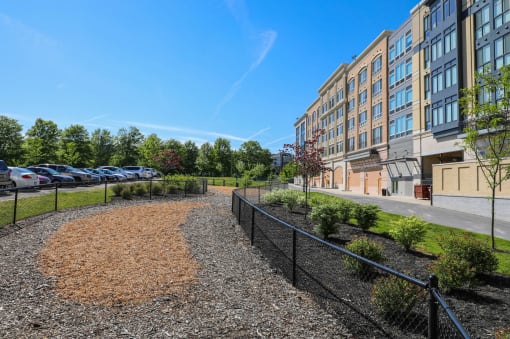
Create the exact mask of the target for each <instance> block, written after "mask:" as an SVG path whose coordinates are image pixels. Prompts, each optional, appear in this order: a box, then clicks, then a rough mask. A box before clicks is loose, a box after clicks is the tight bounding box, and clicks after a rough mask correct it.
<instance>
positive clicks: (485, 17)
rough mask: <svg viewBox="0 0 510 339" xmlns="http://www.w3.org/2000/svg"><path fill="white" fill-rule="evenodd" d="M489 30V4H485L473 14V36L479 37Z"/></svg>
mask: <svg viewBox="0 0 510 339" xmlns="http://www.w3.org/2000/svg"><path fill="white" fill-rule="evenodd" d="M490 30H491V25H490V15H489V6H488V5H487V6H485V7H484V8H482V9H481V10H480V11H478V12H476V14H475V36H476V38H477V39H480V38H481V37H483V36H484V35H486V34H487V33H489V32H490Z"/></svg>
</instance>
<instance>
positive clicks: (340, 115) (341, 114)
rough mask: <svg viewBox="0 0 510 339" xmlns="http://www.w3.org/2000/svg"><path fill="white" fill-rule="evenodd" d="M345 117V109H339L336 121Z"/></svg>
mask: <svg viewBox="0 0 510 339" xmlns="http://www.w3.org/2000/svg"><path fill="white" fill-rule="evenodd" d="M343 116H344V108H343V107H339V108H338V109H337V110H336V119H337V120H340V119H341V118H342V117H343Z"/></svg>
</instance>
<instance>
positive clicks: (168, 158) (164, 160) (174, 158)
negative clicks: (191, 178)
mask: <svg viewBox="0 0 510 339" xmlns="http://www.w3.org/2000/svg"><path fill="white" fill-rule="evenodd" d="M154 160H155V161H156V163H157V164H158V165H159V168H160V169H161V171H162V172H163V173H164V174H169V173H174V172H177V171H180V170H182V169H183V167H182V164H181V156H180V155H179V153H177V151H176V150H174V149H165V150H162V151H159V153H158V154H157V155H156V157H155V159H154Z"/></svg>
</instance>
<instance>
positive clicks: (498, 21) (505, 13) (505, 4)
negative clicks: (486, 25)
mask: <svg viewBox="0 0 510 339" xmlns="http://www.w3.org/2000/svg"><path fill="white" fill-rule="evenodd" d="M507 22H510V0H495V1H494V27H495V28H498V27H499V26H501V25H503V24H506V23H507Z"/></svg>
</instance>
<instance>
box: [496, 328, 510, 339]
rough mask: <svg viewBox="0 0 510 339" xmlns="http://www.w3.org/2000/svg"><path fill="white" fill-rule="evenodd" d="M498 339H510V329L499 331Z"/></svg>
mask: <svg viewBox="0 0 510 339" xmlns="http://www.w3.org/2000/svg"><path fill="white" fill-rule="evenodd" d="M496 339H510V327H507V328H500V329H498V330H497V331H496Z"/></svg>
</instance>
